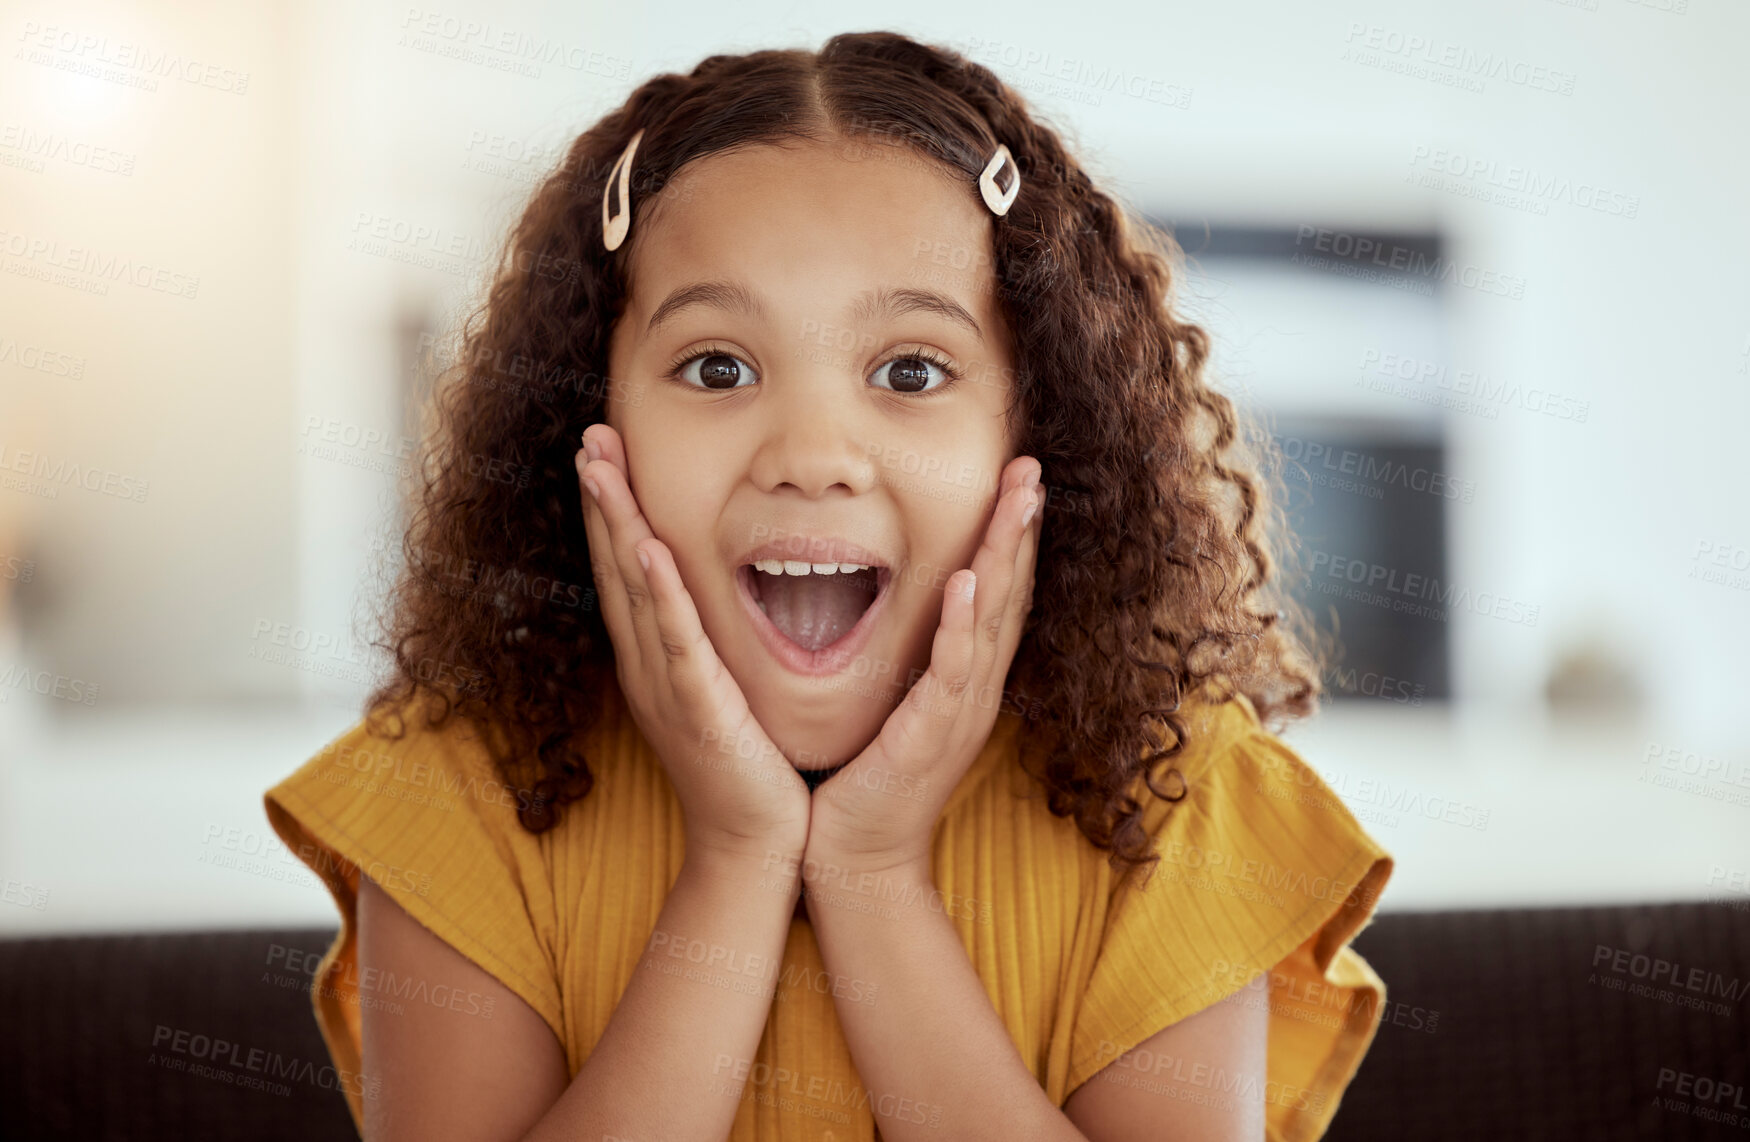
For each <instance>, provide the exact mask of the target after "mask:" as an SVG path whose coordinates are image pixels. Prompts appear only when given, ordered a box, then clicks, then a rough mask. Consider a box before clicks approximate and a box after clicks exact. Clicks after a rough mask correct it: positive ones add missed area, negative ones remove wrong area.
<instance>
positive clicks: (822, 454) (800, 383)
mask: <svg viewBox="0 0 1750 1142" xmlns="http://www.w3.org/2000/svg"><path fill="white" fill-rule="evenodd" d="M835 379H836V378H829V377H825V376H819V377H808V376H791V377H788V378H784V379H782V380H778V381H777V382H776V383H775V384H772V385H771V386H770V387H769V388H768V389H767V390H766V392H765V393H764V394H762V395H763V396H764V397H765V398H766V399H765V400H764V401H763V402H762V405H763V407H762V409H761V412H762V413H763V422H762V424H761V427H760V430H759V431H761V432H762V434H763V436H762V439H761V441H760V446H759V451H758V452H757V453H756V454H755V455H754V458H753V464H752V467H751V470H750V473H749V475H750V477H751V479H752V480H753V483H754V485H755V486H756V487H758V488H759V489H760V491H762V492H773V493H779V494H782V493H783V492H785V491H789V492H792V493H799V494H801V495H803V496H805V497H807V498H808V499H811V500H812V499H819V498H821V497H823V496H829V495H833V494H839V495H853V496H855V495H862V494H863V493H864V492H867V491H869V490H870V489H871V488H873V487H874V486H875V483H876V478H875V463H874V457H875V455H876V454H877V450H876V449H874V448H872V447H870V446H869V445H868V443H867V442H866V436H865V435H863V434H861V433H859V432H858V430H857V424H858V422H859V420H860V417H859V415H858V414H859V408H858V404H857V400H856V397H855V396H854V395H850V394H847V393H843V392H838V391H835V390H836V389H837V388H838V386H837V385H835V384H834V383H833V381H834V380H835Z"/></svg>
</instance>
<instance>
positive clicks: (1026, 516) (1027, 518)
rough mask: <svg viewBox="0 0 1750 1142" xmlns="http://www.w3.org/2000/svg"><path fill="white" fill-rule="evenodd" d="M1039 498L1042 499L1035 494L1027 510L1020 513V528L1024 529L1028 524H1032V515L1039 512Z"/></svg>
mask: <svg viewBox="0 0 1750 1142" xmlns="http://www.w3.org/2000/svg"><path fill="white" fill-rule="evenodd" d="M1041 498H1042V497H1040V496H1039V495H1038V494H1037V493H1035V494H1034V496H1033V502H1032V503H1030V504H1028V505H1027V510H1026V511H1024V512H1022V513H1021V526H1022V527H1026V526H1027V525H1028V524H1030V523H1032V522H1033V516H1034V514H1035V513H1036V512H1038V511H1039V501H1040V499H1041Z"/></svg>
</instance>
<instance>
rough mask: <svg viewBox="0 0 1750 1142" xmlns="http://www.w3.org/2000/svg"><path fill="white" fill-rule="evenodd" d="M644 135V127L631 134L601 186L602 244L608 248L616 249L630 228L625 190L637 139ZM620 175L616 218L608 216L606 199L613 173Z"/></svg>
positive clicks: (636, 146)
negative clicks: (617, 214) (618, 205)
mask: <svg viewBox="0 0 1750 1142" xmlns="http://www.w3.org/2000/svg"><path fill="white" fill-rule="evenodd" d="M643 137H644V129H643V128H642V127H640V128H639V129H638V133H637V134H636V135H633V136H632V141H631V142H630V143H627V144H626V149H625V150H624V151H621V152H620V157H619V159H618V160H616V161H615V163H614V166H613V169H612V170H610V171H608V181H607V182H606V183H605V184H604V185H603V186H602V245H604V246H606V247H607V248H608V249H610V250H618V249H619V248H620V243H621V242H624V241H625V240H626V231H628V230H630V229H631V228H632V196H631V194H630V193H629V192H628V190H627V183H629V182H630V181H631V179H632V156H633V155H634V154H636V153H637V151H638V140H639V139H642V138H643ZM616 173H617V174H618V175H619V176H620V195H619V198H620V213H619V216H618V217H616V218H609V217H608V200H609V198H610V196H611V192H612V191H613V189H614V175H615V174H616Z"/></svg>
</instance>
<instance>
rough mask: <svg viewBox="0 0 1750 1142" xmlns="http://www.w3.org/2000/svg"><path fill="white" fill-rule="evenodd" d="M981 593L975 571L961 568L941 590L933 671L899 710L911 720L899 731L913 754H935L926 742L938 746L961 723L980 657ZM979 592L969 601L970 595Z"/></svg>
mask: <svg viewBox="0 0 1750 1142" xmlns="http://www.w3.org/2000/svg"><path fill="white" fill-rule="evenodd" d="M980 589H982V584H980V583H979V582H978V577H977V573H976V572H974V571H972V570H970V569H968V568H962V569H961V570H959V571H956V572H954V574H953V575H950V576H949V577H948V583H947V586H946V588H945V589H944V590H943V592H942V619H941V621H940V622H939V623H938V624H937V625H936V637H935V639H934V640H933V641H932V642H931V643H930V668H929V669H928V670H926V671H924V676H923V677H922V678H920V679H918V681H917V684H916V685H915V686H913V687H912V689H911V691H910V693H908V694H907V695H906V700H905V702H903V703H901V706H900V709H901V710H902V711H907V712H908V714H909V717H907V718H906V720H905V721H904V722H903V724H902V725H901V726H900V727H899V728H900V730H901V731H902V733H903V734H904V739H903V740H904V741H905V742H906V743H907V744H908V745H910V746H911V747H913V748H915V749H916V750H917V753H914V754H912V755H911V756H926V757H927V756H931V755H932V753H933V750H932V749H926V748H923V744H922V743H924V742H925V741H928V742H930V743H933V744H937V745H939V744H940V743H941V742H943V741H945V740H946V739H947V736H948V734H949V732H950V731H951V730H952V729H953V727H954V724H955V723H956V722H957V721H958V720H959V716H960V708H961V706H962V704H963V702H964V700H965V696H966V691H967V689H968V687H969V686H970V685H971V684H972V667H973V661H974V658H975V656H976V649H977V648H976V647H975V645H974V643H975V637H974V636H975V632H974V630H973V606H974V600H975V599H976V597H977V595H976V591H977V590H980ZM969 591H971V592H975V593H974V597H973V599H968V598H967V597H966V596H967V592H969Z"/></svg>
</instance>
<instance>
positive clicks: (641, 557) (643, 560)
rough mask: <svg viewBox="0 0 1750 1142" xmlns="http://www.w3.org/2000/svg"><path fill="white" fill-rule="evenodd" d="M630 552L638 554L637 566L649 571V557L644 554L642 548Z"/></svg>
mask: <svg viewBox="0 0 1750 1142" xmlns="http://www.w3.org/2000/svg"><path fill="white" fill-rule="evenodd" d="M632 550H633V551H636V552H637V553H638V566H640V567H642V568H644V569H645V570H646V571H648V570H650V556H648V555H646V554H644V549H643V548H642V547H634V548H633V549H632Z"/></svg>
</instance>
